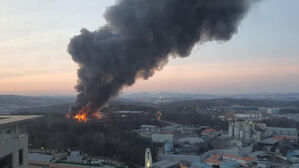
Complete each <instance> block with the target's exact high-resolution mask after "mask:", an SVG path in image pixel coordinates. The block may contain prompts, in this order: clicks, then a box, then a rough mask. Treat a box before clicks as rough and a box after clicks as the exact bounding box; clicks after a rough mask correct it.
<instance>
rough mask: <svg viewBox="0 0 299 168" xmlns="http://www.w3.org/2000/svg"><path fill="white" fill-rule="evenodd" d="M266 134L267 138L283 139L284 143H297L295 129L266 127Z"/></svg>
mask: <svg viewBox="0 0 299 168" xmlns="http://www.w3.org/2000/svg"><path fill="white" fill-rule="evenodd" d="M266 134H267V135H268V136H276V137H277V136H280V137H283V138H285V141H286V142H297V140H298V135H297V134H298V133H297V129H296V128H281V127H267V128H266Z"/></svg>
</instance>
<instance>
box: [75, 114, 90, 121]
mask: <svg viewBox="0 0 299 168" xmlns="http://www.w3.org/2000/svg"><path fill="white" fill-rule="evenodd" d="M73 119H76V120H78V121H79V122H87V117H86V114H77V115H75V117H73Z"/></svg>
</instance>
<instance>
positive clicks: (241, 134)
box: [240, 129, 244, 140]
mask: <svg viewBox="0 0 299 168" xmlns="http://www.w3.org/2000/svg"><path fill="white" fill-rule="evenodd" d="M240 139H241V140H243V139H244V131H243V129H241V130H240Z"/></svg>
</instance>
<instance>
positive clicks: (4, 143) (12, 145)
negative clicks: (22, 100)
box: [0, 115, 41, 168]
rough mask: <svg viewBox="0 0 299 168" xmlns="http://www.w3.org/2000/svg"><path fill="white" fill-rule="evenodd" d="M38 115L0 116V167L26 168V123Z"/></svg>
mask: <svg viewBox="0 0 299 168" xmlns="http://www.w3.org/2000/svg"><path fill="white" fill-rule="evenodd" d="M39 117H41V116H39V115H26V116H25V115H24V116H9V115H8V116H3V115H2V116H0V167H1V168H27V167H28V134H27V122H29V121H31V120H34V119H36V118H39Z"/></svg>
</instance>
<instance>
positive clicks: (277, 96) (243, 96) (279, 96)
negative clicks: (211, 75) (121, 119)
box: [119, 92, 299, 102]
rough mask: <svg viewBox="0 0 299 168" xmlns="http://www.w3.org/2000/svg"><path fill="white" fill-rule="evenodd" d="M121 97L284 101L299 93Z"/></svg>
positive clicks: (133, 96) (135, 95)
mask: <svg viewBox="0 0 299 168" xmlns="http://www.w3.org/2000/svg"><path fill="white" fill-rule="evenodd" d="M119 98H123V99H133V100H138V99H139V100H142V99H144V100H146V101H148V100H153V99H161V100H165V101H166V99H167V101H169V102H172V101H178V100H196V99H218V98H233V99H271V100H282V101H296V100H299V93H266V92H265V93H256V94H236V95H212V94H196V93H195V94H192V93H175V92H160V93H148V92H140V93H132V94H125V95H121V96H120V97H119Z"/></svg>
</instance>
